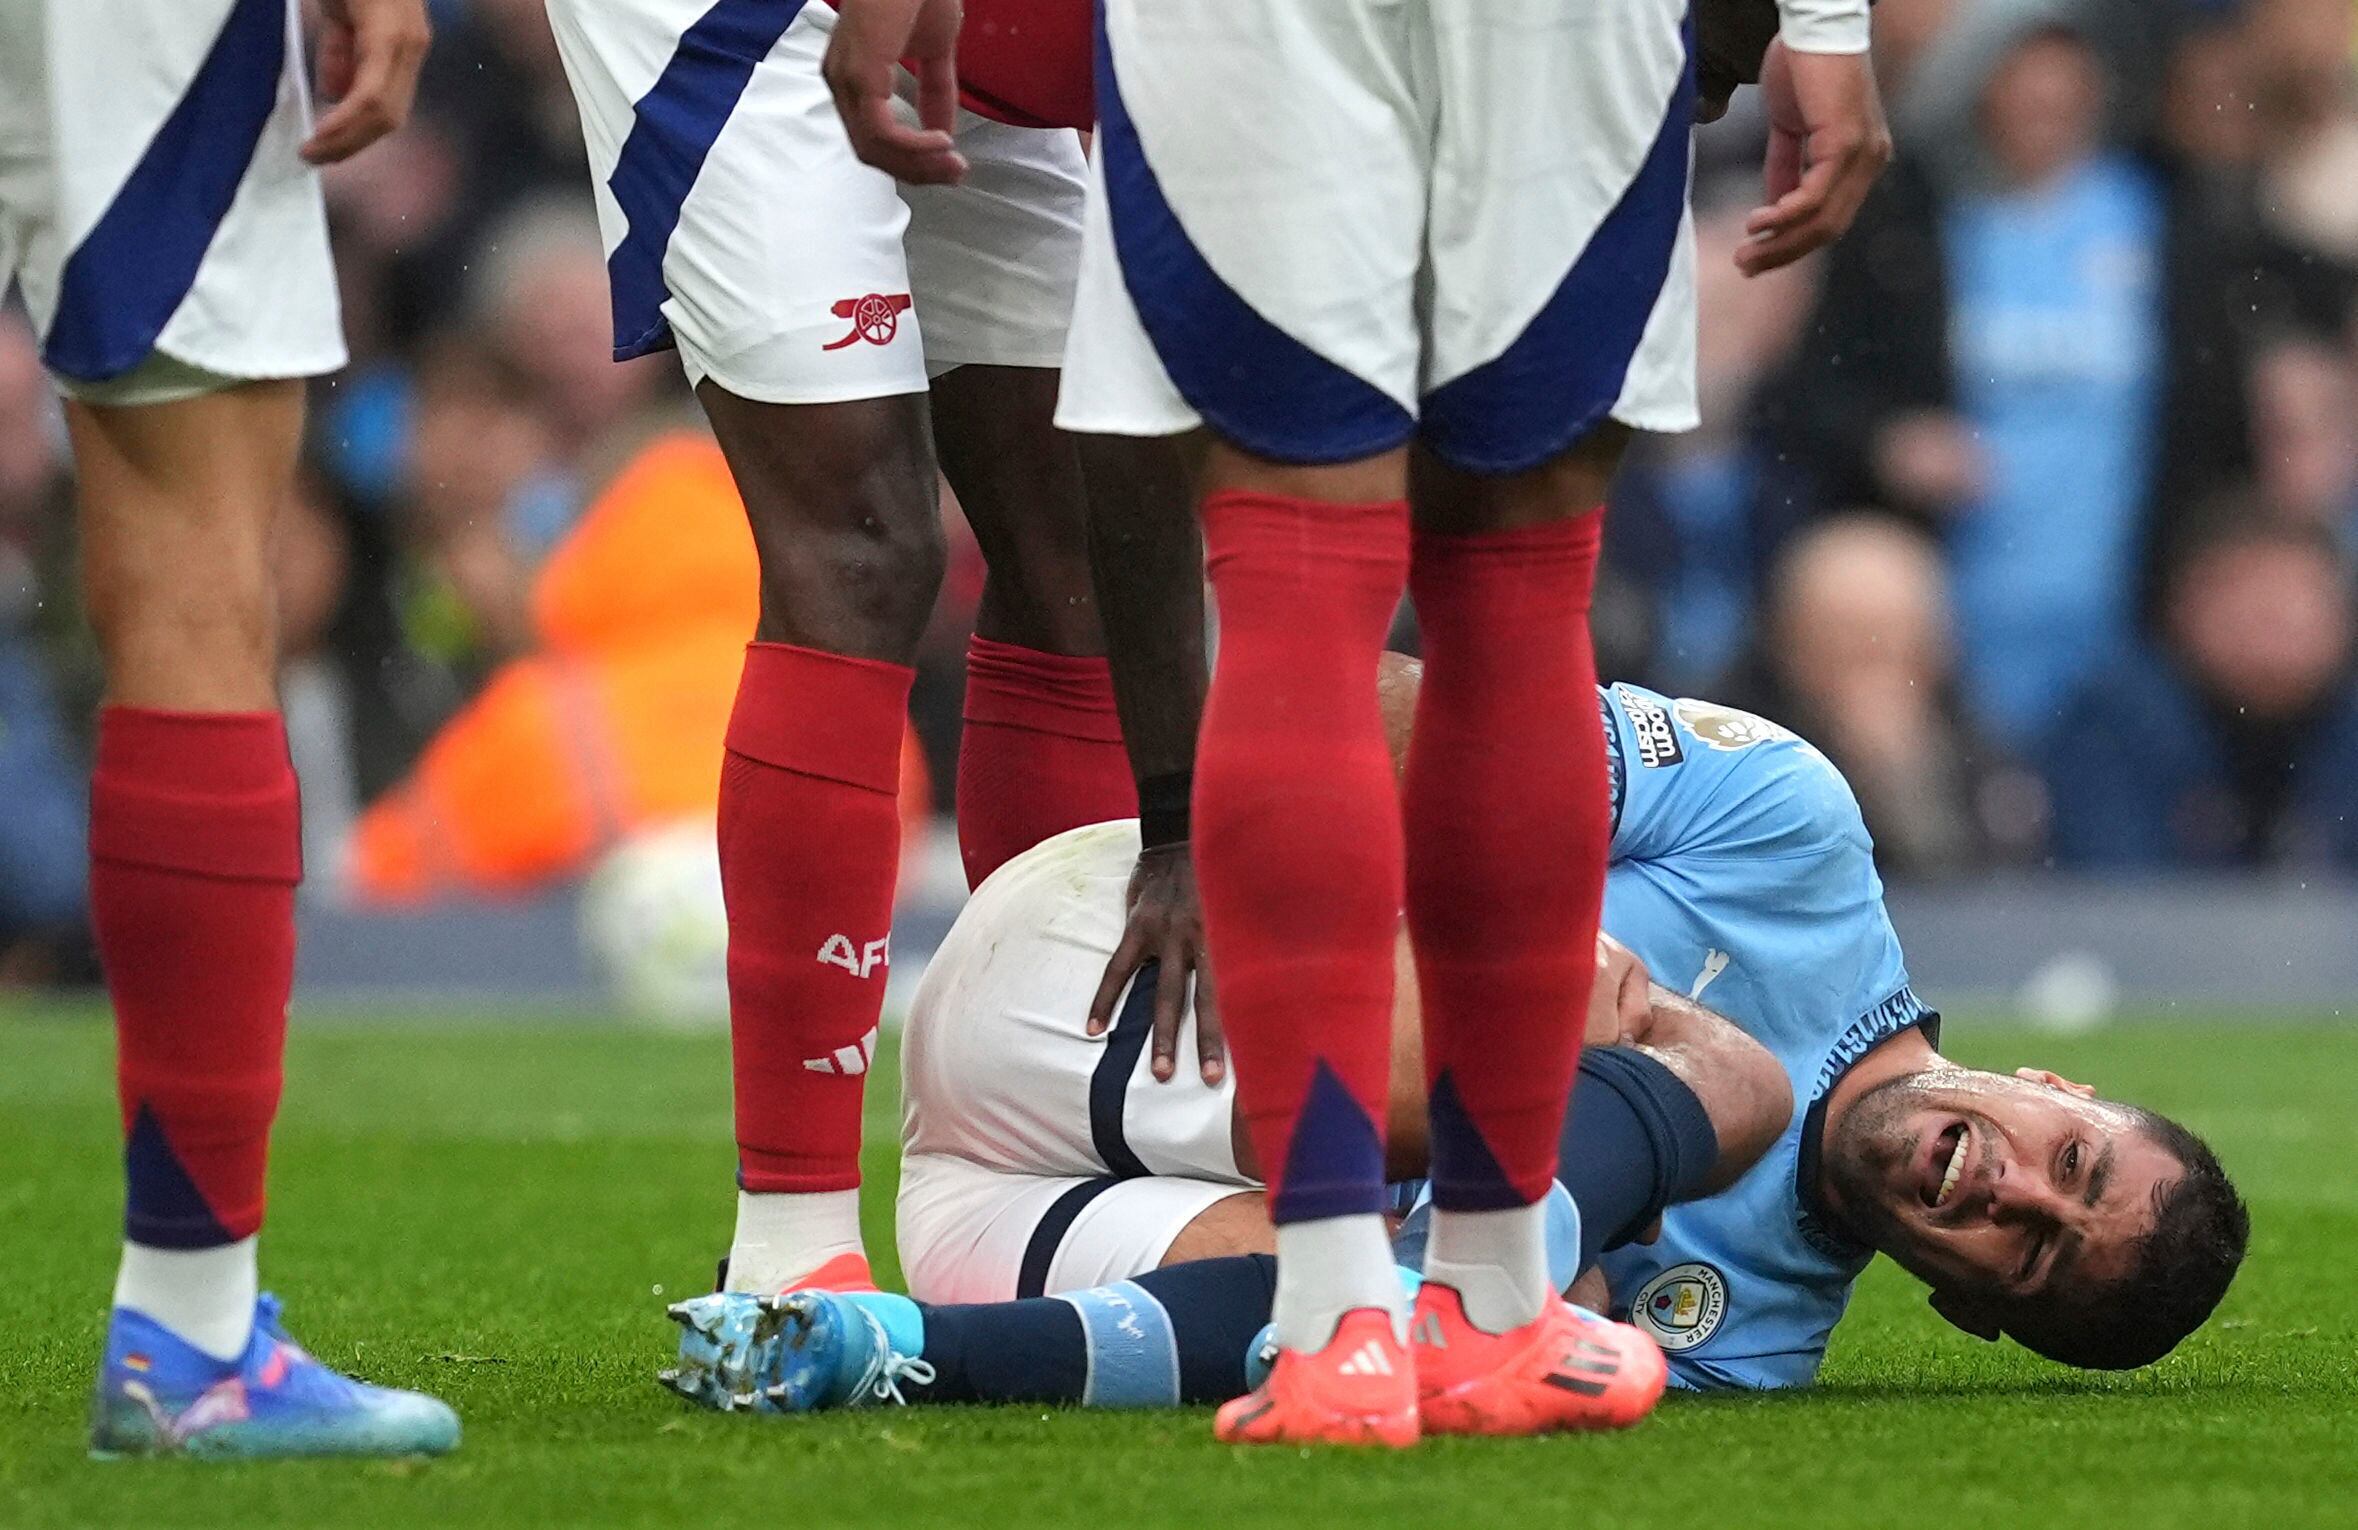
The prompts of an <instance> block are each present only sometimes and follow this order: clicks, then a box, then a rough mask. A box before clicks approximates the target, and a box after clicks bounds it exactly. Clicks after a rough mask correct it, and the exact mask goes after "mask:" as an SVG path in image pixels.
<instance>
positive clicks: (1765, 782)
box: [1602, 685, 1939, 1389]
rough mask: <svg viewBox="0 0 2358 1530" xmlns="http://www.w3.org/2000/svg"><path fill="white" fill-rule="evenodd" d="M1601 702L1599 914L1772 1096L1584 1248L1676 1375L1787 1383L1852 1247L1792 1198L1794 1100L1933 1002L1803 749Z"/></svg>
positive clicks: (1868, 862)
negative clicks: (1702, 1190) (1628, 1239)
mask: <svg viewBox="0 0 2358 1530" xmlns="http://www.w3.org/2000/svg"><path fill="white" fill-rule="evenodd" d="M1603 696H1604V703H1605V707H1604V710H1605V719H1606V729H1607V735H1608V737H1609V739H1610V741H1611V744H1612V748H1611V750H1610V755H1611V758H1612V763H1613V771H1612V774H1613V811H1614V830H1613V850H1612V864H1611V869H1610V872H1609V874H1608V875H1607V877H1606V882H1605V916H1604V924H1605V928H1606V930H1607V931H1609V932H1610V933H1611V934H1612V935H1613V936H1614V937H1615V938H1616V939H1618V940H1620V941H1621V942H1622V943H1623V944H1625V945H1627V946H1628V947H1629V948H1630V949H1631V950H1633V951H1635V952H1636V953H1637V954H1638V955H1639V956H1641V957H1643V958H1644V959H1645V963H1646V966H1647V968H1648V969H1649V970H1650V971H1651V972H1652V973H1653V976H1654V980H1655V981H1656V982H1658V983H1660V984H1662V985H1663V986H1664V987H1667V988H1673V989H1677V990H1679V991H1681V992H1685V993H1688V994H1691V995H1692V996H1693V997H1694V998H1695V999H1696V1000H1697V1001H1698V1002H1699V1003H1702V1004H1705V1005H1707V1006H1709V1007H1710V1008H1711V1009H1713V1010H1714V1011H1716V1012H1718V1013H1719V1014H1722V1015H1725V1016H1727V1017H1728V1019H1729V1020H1731V1021H1733V1022H1734V1023H1735V1024H1737V1025H1738V1026H1741V1027H1742V1028H1743V1030H1744V1031H1745V1033H1746V1034H1748V1035H1750V1036H1751V1037H1752V1038H1753V1039H1754V1040H1756V1041H1758V1042H1760V1043H1761V1044H1762V1045H1763V1046H1765V1047H1767V1048H1768V1049H1769V1051H1770V1052H1772V1053H1774V1054H1775V1056H1776V1058H1777V1060H1778V1061H1779V1062H1781V1063H1783V1064H1784V1066H1785V1072H1786V1074H1787V1076H1788V1077H1790V1078H1791V1080H1792V1082H1793V1101H1794V1106H1793V1120H1792V1122H1791V1123H1790V1124H1789V1125H1788V1126H1787V1127H1786V1129H1785V1133H1784V1135H1783V1136H1782V1137H1780V1138H1779V1139H1778V1140H1777V1143H1776V1145H1775V1146H1774V1147H1772V1148H1771V1149H1769V1152H1768V1155H1767V1156H1766V1157H1765V1158H1763V1159H1762V1160H1761V1161H1760V1162H1759V1163H1758V1164H1756V1165H1754V1166H1753V1168H1752V1170H1751V1172H1750V1173H1748V1174H1746V1175H1745V1176H1744V1177H1743V1178H1742V1179H1741V1180H1739V1181H1737V1182H1736V1184H1734V1185H1733V1186H1731V1187H1730V1188H1729V1189H1727V1190H1725V1191H1723V1192H1721V1193H1720V1194H1718V1195H1715V1196H1712V1197H1710V1198H1709V1199H1706V1200H1701V1201H1695V1202H1690V1203H1688V1204H1686V1205H1682V1206H1674V1207H1672V1208H1671V1209H1670V1211H1669V1212H1668V1213H1667V1214H1665V1215H1664V1217H1663V1219H1662V1236H1661V1238H1660V1239H1659V1240H1658V1241H1656V1242H1654V1243H1652V1244H1647V1245H1632V1246H1629V1247H1626V1248H1620V1249H1615V1250H1613V1251H1612V1252H1610V1253H1607V1254H1606V1255H1605V1256H1604V1258H1603V1260H1602V1263H1603V1266H1604V1270H1605V1275H1606V1279H1607V1281H1608V1282H1609V1284H1610V1285H1611V1288H1612V1293H1613V1309H1614V1312H1615V1314H1616V1315H1625V1316H1627V1317H1628V1318H1629V1319H1630V1320H1631V1321H1632V1322H1635V1323H1636V1324H1638V1326H1640V1327H1642V1328H1644V1329H1645V1330H1646V1331H1647V1332H1648V1333H1650V1334H1651V1335H1653V1337H1654V1339H1655V1340H1656V1342H1658V1343H1659V1344H1660V1345H1661V1346H1662V1349H1663V1352H1664V1353H1665V1354H1666V1355H1667V1356H1668V1357H1669V1360H1670V1374H1671V1379H1672V1380H1673V1382H1675V1383H1676V1384H1678V1385H1680V1386H1684V1387H1690V1388H1695V1389H1713V1388H1724V1387H1790V1386H1801V1385H1805V1384H1807V1383H1808V1382H1810V1381H1811V1380H1812V1379H1814V1378H1815V1377H1816V1375H1817V1373H1818V1366H1819V1364H1820V1362H1821V1361H1822V1360H1823V1359H1824V1358H1825V1353H1826V1340H1827V1336H1828V1335H1829V1334H1831V1333H1832V1332H1833V1329H1834V1324H1835V1322H1836V1321H1837V1320H1838V1319H1839V1318H1840V1317H1841V1316H1842V1310H1843V1308H1844V1307H1845V1306H1846V1305H1847V1304H1848V1302H1849V1300H1850V1290H1851V1284H1852V1282H1853V1281H1855V1280H1856V1279H1857V1278H1858V1275H1859V1272H1860V1271H1861V1270H1863V1269H1864V1268H1866V1265H1867V1261H1868V1259H1869V1257H1870V1254H1869V1252H1868V1251H1867V1250H1865V1249H1862V1248H1858V1247H1856V1246H1854V1245H1851V1244H1850V1243H1848V1242H1847V1241H1845V1240H1843V1239H1841V1238H1839V1237H1837V1236H1835V1235H1834V1234H1833V1233H1832V1232H1831V1231H1830V1230H1829V1229H1828V1228H1826V1227H1824V1226H1822V1225H1820V1224H1819V1223H1818V1222H1817V1221H1816V1220H1814V1219H1813V1217H1812V1216H1811V1214H1810V1211H1809V1209H1808V1208H1809V1202H1808V1201H1807V1200H1806V1199H1805V1198H1804V1196H1803V1195H1802V1194H1801V1191H1800V1188H1799V1184H1800V1180H1799V1175H1800V1171H1801V1168H1802V1160H1803V1157H1804V1153H1805V1149H1804V1138H1805V1134H1806V1133H1807V1132H1808V1131H1809V1130H1810V1121H1811V1114H1812V1107H1813V1106H1815V1105H1816V1104H1817V1103H1818V1102H1819V1101H1821V1100H1822V1099H1823V1098H1824V1097H1825V1095H1826V1092H1827V1090H1828V1089H1829V1088H1830V1087H1831V1086H1832V1084H1833V1082H1834V1081H1835V1080H1836V1079H1837V1078H1839V1077H1840V1076H1841V1074H1842V1072H1843V1070H1844V1069H1846V1068H1847V1067H1848V1066H1849V1065H1850V1064H1851V1063H1853V1062H1855V1061H1856V1060H1857V1059H1858V1058H1859V1057H1861V1056H1863V1055H1864V1054H1865V1053H1866V1052H1868V1051H1869V1050H1871V1049H1872V1048H1873V1047H1874V1046H1875V1045H1876V1044H1877V1043H1878V1042H1881V1041H1883V1040H1885V1039H1886V1038H1888V1037H1890V1036H1892V1035H1895V1034H1897V1033H1898V1032H1900V1031H1903V1030H1905V1029H1907V1028H1908V1027H1910V1026H1915V1025H1926V1026H1937V1024H1938V1020H1939V1017H1938V1016H1937V1015H1935V1014H1933V1013H1932V1011H1931V1010H1929V1009H1928V1008H1927V1007H1926V1006H1925V1005H1924V1004H1923V1003H1922V1002H1921V1001H1920V1000H1918V999H1917V997H1916V996H1915V994H1914V992H1913V991H1911V990H1910V988H1909V986H1908V973H1907V967H1906V964H1905V962H1904V961H1903V960H1902V959H1901V955H1900V946H1899V938H1898V936H1897V935H1895V934H1894V933H1893V931H1892V928H1891V920H1890V918H1889V917H1888V916H1887V915H1886V914H1885V912H1884V908H1883V883H1882V880H1881V878H1879V877H1878V876H1876V874H1875V861H1874V855H1873V847H1872V845H1871V843H1870V842H1869V840H1868V838H1867V829H1866V825H1865V824H1864V823H1863V822H1861V820H1860V818H1859V809H1858V803H1857V800H1856V799H1855V798H1853V797H1852V795H1851V791H1850V787H1849V786H1848V784H1846V783H1845V782H1844V781H1843V779H1842V776H1841V774H1840V773H1839V772H1838V771H1836V770H1835V769H1834V766H1833V765H1832V763H1830V762H1829V761H1828V760H1827V759H1826V757H1825V756H1824V755H1822V754H1820V753H1819V752H1818V751H1817V750H1816V749H1815V748H1813V747H1811V746H1810V745H1809V744H1808V743H1806V742H1804V741H1803V740H1802V739H1801V738H1800V737H1798V736H1797V735H1795V734H1794V733H1792V732H1791V731H1789V730H1787V729H1785V728H1781V727H1779V726H1777V725H1776V724H1775V723H1772V722H1768V721H1766V720H1764V719H1762V718H1758V717H1754V716H1752V715H1751V714H1749V713H1746V712H1738V711H1735V710H1733V709H1732V708H1728V707H1723V706H1718V705H1715V704H1713V703H1711V702H1705V701H1695V700H1691V699H1676V700H1674V699H1672V698H1670V697H1667V696H1661V695H1657V694H1655V693H1654V692H1652V691H1647V690H1642V689H1640V688H1638V687H1636V686H1632V685H1615V686H1611V687H1608V688H1605V689H1604V690H1603ZM1809 1152H1810V1156H1813V1157H1814V1148H1812V1149H1810V1150H1809Z"/></svg>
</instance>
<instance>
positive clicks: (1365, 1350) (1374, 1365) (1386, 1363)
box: [1335, 1339, 1392, 1376]
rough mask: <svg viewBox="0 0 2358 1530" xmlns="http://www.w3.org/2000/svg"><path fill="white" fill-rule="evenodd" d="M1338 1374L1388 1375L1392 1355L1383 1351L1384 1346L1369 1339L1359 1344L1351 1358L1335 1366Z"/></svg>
mask: <svg viewBox="0 0 2358 1530" xmlns="http://www.w3.org/2000/svg"><path fill="white" fill-rule="evenodd" d="M1335 1374H1336V1375H1338V1376H1389V1375H1391V1374H1392V1357H1391V1356H1390V1355H1387V1354H1385V1353H1384V1346H1383V1345H1381V1344H1378V1343H1377V1342H1376V1341H1375V1340H1373V1339H1370V1340H1368V1341H1367V1342H1366V1343H1365V1344H1362V1345H1360V1346H1359V1348H1358V1350H1357V1351H1356V1352H1355V1353H1353V1354H1352V1356H1351V1358H1349V1359H1348V1360H1345V1361H1344V1362H1343V1363H1342V1364H1341V1365H1338V1366H1336V1367H1335Z"/></svg>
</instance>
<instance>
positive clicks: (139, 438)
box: [66, 381, 303, 711]
mask: <svg viewBox="0 0 2358 1530" xmlns="http://www.w3.org/2000/svg"><path fill="white" fill-rule="evenodd" d="M66 420H67V426H68V430H69V432H70V434H71V436H72V439H73V447H74V460H75V469H76V473H77V477H78V485H77V500H78V506H79V527H80V533H81V563H82V589H83V601H84V605H85V607H86V609H87V612H88V615H89V619H90V624H91V629H92V631H93V632H94V633H95V634H96V636H97V639H98V644H99V650H100V653H101V655H102V656H103V658H104V661H105V664H106V672H107V697H108V699H109V700H110V701H114V702H117V703H120V704H125V705H131V706H146V707H158V708H165V709H170V710H179V711H261V710H267V709H268V708H270V707H272V706H275V705H276V670H277V649H278V634H277V611H276V601H275V598H274V586H273V579H272V564H273V535H274V532H275V530H276V527H277V524H278V521H279V516H280V513H281V511H282V510H283V508H284V507H285V504H286V500H287V496H288V494H289V492H290V490H291V486H292V481H293V476H294V469H295V457H296V452H297V450H298V448H299V445H300V442H301V440H302V433H303V385H302V384H301V383H300V382H297V381H273V382H257V383H247V384H242V385H240V386H238V387H234V388H227V389H223V390H221V391H220V392H217V393H209V394H204V395H200V396H199V397H196V398H190V399H183V400H178V401H175V402H171V403H162V404H144V405H138V406H115V405H97V404H86V403H79V402H76V403H69V404H68V405H67V408H66Z"/></svg>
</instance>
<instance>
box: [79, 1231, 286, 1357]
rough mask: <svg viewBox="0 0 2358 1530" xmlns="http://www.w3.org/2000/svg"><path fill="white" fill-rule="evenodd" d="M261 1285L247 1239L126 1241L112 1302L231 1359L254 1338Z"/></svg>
mask: <svg viewBox="0 0 2358 1530" xmlns="http://www.w3.org/2000/svg"><path fill="white" fill-rule="evenodd" d="M260 1288H261V1275H260V1272H259V1269H258V1267H257V1265H256V1262H255V1256H254V1240H253V1239H252V1238H241V1239H239V1240H238V1241H237V1242H235V1243H225V1244H223V1245H222V1246H221V1247H219V1248H150V1247H148V1246H147V1245H146V1244H144V1243H126V1244H124V1245H123V1263H122V1265H121V1266H120V1268H118V1269H117V1270H116V1272H115V1305H116V1306H118V1307H129V1308H130V1309H131V1310H132V1311H134V1312H138V1313H143V1314H145V1315H146V1316H148V1317H151V1318H153V1319H155V1320H156V1321H157V1322H159V1323H161V1324H163V1325H164V1326H165V1327H166V1328H169V1329H170V1330H172V1332H173V1333H175V1334H177V1335H179V1336H180V1337H181V1338H182V1339H183V1340H185V1341H187V1342H188V1343H190V1344H193V1345H195V1346H196V1347H197V1348H198V1349H201V1350H203V1351H204V1352H205V1353H206V1354H208V1355H211V1356H212V1357H213V1358H214V1359H216V1360H235V1359H236V1358H237V1357H238V1356H240V1355H242V1354H244V1353H245V1352H246V1341H247V1340H248V1339H249V1338H251V1337H252V1336H253V1332H254V1296H255V1293H256V1292H257V1291H258V1290H260Z"/></svg>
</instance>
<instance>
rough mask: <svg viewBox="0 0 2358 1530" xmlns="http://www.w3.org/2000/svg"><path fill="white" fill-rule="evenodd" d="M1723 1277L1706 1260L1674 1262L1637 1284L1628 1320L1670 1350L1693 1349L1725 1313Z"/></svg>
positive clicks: (1715, 1327) (1717, 1325) (1726, 1296)
mask: <svg viewBox="0 0 2358 1530" xmlns="http://www.w3.org/2000/svg"><path fill="white" fill-rule="evenodd" d="M1727 1311H1728V1283H1727V1279H1726V1277H1724V1276H1722V1275H1721V1274H1720V1273H1719V1271H1718V1270H1716V1269H1714V1268H1712V1267H1711V1266H1710V1265H1708V1264H1674V1265H1672V1266H1671V1267H1670V1268H1669V1269H1667V1270H1664V1271H1663V1272H1662V1273H1660V1274H1659V1275H1656V1276H1655V1277H1654V1278H1653V1279H1652V1280H1649V1281H1647V1282H1646V1283H1645V1285H1644V1286H1642V1287H1640V1288H1639V1290H1638V1294H1637V1300H1635V1301H1633V1302H1631V1303H1630V1304H1629V1317H1630V1321H1631V1322H1634V1323H1636V1324H1637V1325H1638V1326H1639V1327H1640V1328H1643V1329H1644V1330H1645V1331H1646V1332H1647V1333H1649V1334H1651V1335H1652V1336H1653V1339H1654V1342H1655V1343H1657V1344H1659V1345H1661V1346H1662V1348H1663V1349H1664V1350H1665V1351H1667V1352H1668V1353H1671V1354H1678V1353H1679V1352H1681V1351H1683V1350H1690V1349H1693V1348H1694V1347H1695V1346H1696V1345H1698V1344H1701V1343H1702V1342H1703V1341H1704V1340H1706V1339H1708V1338H1710V1337H1711V1336H1712V1335H1713V1334H1715V1333H1717V1332H1718V1331H1719V1324H1720V1319H1722V1318H1724V1317H1726V1316H1727Z"/></svg>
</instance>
